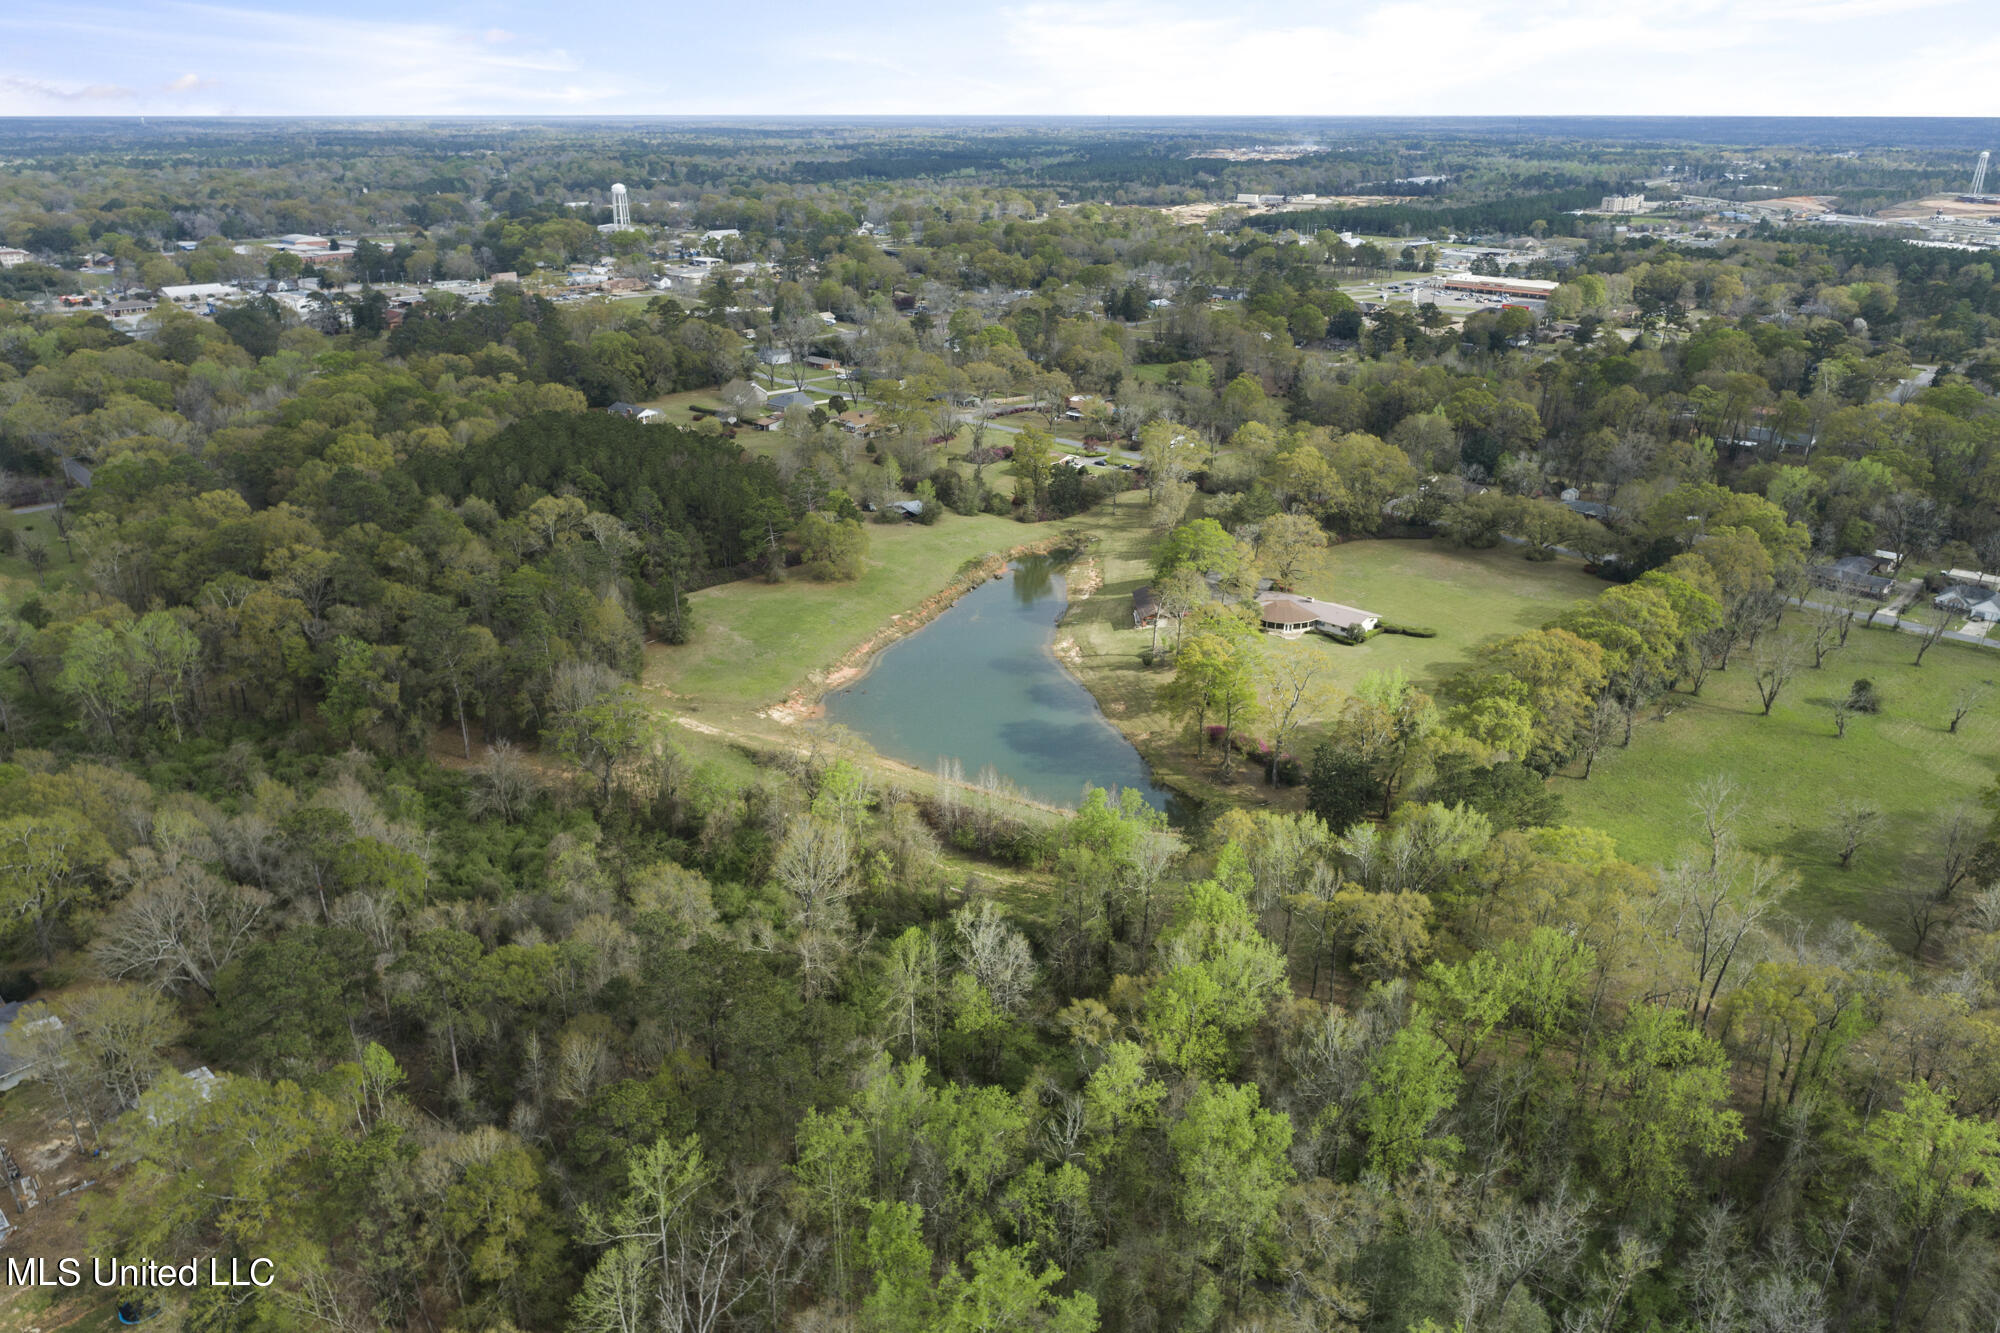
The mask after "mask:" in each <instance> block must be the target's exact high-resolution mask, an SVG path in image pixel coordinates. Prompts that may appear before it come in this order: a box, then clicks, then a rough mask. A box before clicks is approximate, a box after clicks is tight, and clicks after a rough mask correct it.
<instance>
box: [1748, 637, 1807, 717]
mask: <svg viewBox="0 0 2000 1333" xmlns="http://www.w3.org/2000/svg"><path fill="white" fill-rule="evenodd" d="M1798 669H1799V654H1798V649H1797V647H1796V646H1795V645H1794V643H1793V641H1792V640H1790V639H1785V638H1779V639H1776V640H1775V641H1774V642H1772V643H1771V644H1770V646H1769V647H1767V648H1766V649H1765V650H1764V651H1763V652H1761V653H1759V654H1758V655H1757V663H1756V674H1755V676H1754V677H1753V679H1755V681H1756V683H1757V697H1758V699H1760V700H1761V701H1763V704H1764V716H1765V717H1769V716H1770V715H1771V708H1772V706H1773V705H1775V704H1776V703H1777V702H1778V696H1779V695H1780V694H1782V693H1783V692H1784V689H1785V686H1787V685H1789V684H1791V681H1792V677H1793V676H1794V675H1796V674H1798Z"/></svg>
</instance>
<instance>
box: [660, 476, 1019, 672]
mask: <svg viewBox="0 0 2000 1333" xmlns="http://www.w3.org/2000/svg"><path fill="white" fill-rule="evenodd" d="M1051 535H1053V533H1052V530H1051V529H1049V528H1047V527H1045V526H1029V525H1025V524H1020V523H1015V522H1012V521H1011V520H1008V519H1002V518H993V517H990V516H986V515H980V516H977V517H966V516H963V515H959V514H948V515H946V516H945V517H943V518H942V519H940V520H939V521H938V522H937V523H936V524H935V525H934V526H931V527H924V526H923V525H921V524H915V523H906V524H878V523H871V524H869V525H868V542H869V553H868V572H867V573H865V574H863V575H862V576H861V577H860V578H859V579H856V580H855V581H854V582H852V583H817V582H814V581H812V580H810V579H807V578H803V577H800V576H797V575H796V574H795V575H794V576H793V577H791V578H788V579H786V580H785V581H784V582H782V583H765V582H762V581H761V580H752V579H745V580H740V581H738V582H735V583H725V584H720V585H718V586H716V587H713V588H704V589H702V590H701V591H700V592H697V593H695V594H694V596H693V597H692V598H691V599H690V600H691V601H692V602H693V605H694V615H695V624H696V629H695V636H694V640H693V642H691V643H686V644H679V645H673V646H668V645H655V646H654V647H652V648H649V649H648V650H647V672H646V674H647V679H648V681H649V682H650V683H654V684H657V685H659V686H661V687H662V688H664V689H667V690H669V691H671V692H672V693H673V694H675V695H677V696H687V697H689V698H690V699H692V700H694V701H695V702H697V703H701V704H715V705H720V706H723V707H734V708H739V709H750V710H755V709H757V708H762V707H766V706H768V705H770V704H774V703H777V702H779V701H780V700H782V699H783V698H784V697H785V696H786V695H787V694H789V693H791V692H792V691H793V690H795V689H797V688H799V687H800V686H801V685H804V684H806V683H807V678H808V676H809V675H810V674H811V673H812V672H814V671H816V670H822V669H824V668H827V667H830V666H832V665H833V664H834V663H835V662H837V661H839V660H840V658H841V657H843V656H845V655H846V654H847V653H849V652H851V651H852V650H853V649H855V648H856V647H858V646H860V645H861V644H862V643H863V642H865V641H867V640H868V639H870V638H871V637H873V636H874V635H875V634H877V633H878V632H880V631H881V630H883V629H884V628H886V627H888V626H889V625H890V624H891V618H892V617H894V616H897V615H900V614H905V613H907V612H910V611H912V610H914V609H915V608H916V607H917V606H918V605H919V604H921V603H922V602H923V601H924V600H925V599H926V598H929V597H932V596H935V595H936V594H937V593H938V592H939V591H941V590H942V589H943V588H944V587H945V586H946V585H948V584H949V583H950V582H951V581H952V579H953V578H955V577H956V576H957V574H958V571H959V569H960V568H961V567H962V566H963V565H964V564H965V562H966V561H968V560H973V559H977V558H979V557H981V556H986V555H992V554H996V553H999V552H1003V551H1007V550H1010V549H1012V548H1013V547H1016V546H1021V545H1024V544H1026V543H1028V542H1032V541H1036V540H1039V539H1041V538H1045V537H1048V536H1051Z"/></svg>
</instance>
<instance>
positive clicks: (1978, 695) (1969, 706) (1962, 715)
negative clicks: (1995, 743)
mask: <svg viewBox="0 0 2000 1333" xmlns="http://www.w3.org/2000/svg"><path fill="white" fill-rule="evenodd" d="M1989 692H1990V691H1989V690H1988V689H1987V687H1986V684H1985V682H1983V681H1982V682H1979V683H1977V684H1973V685H1967V686H1964V687H1963V688H1961V689H1960V690H1959V691H1958V693H1957V694H1954V695H1953V696H1952V697H1951V725H1950V726H1948V727H1946V728H1945V730H1946V731H1947V732H1949V733H1951V734H1952V735H1954V736H1955V735H1957V734H1958V724H1959V723H1961V722H1963V721H1965V719H1966V717H1967V716H1968V715H1969V714H1970V713H1971V712H1972V710H1973V709H1975V708H1977V707H1979V706H1980V705H1981V704H1983V703H1985V702H1986V696H1987V694H1988V693H1989Z"/></svg>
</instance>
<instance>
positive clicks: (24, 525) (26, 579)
mask: <svg viewBox="0 0 2000 1333" xmlns="http://www.w3.org/2000/svg"><path fill="white" fill-rule="evenodd" d="M0 527H6V528H10V529H12V530H13V531H14V532H15V533H16V534H17V535H32V536H33V537H38V538H40V539H41V541H42V544H43V545H44V546H46V547H47V548H48V552H49V563H48V567H47V568H46V569H44V570H43V571H42V576H41V580H39V581H38V580H37V578H36V575H35V569H34V566H32V565H30V564H29V563H28V562H27V560H25V559H24V558H22V556H21V554H20V552H19V550H18V549H17V550H16V551H15V553H14V554H13V555H0V579H4V580H5V581H6V583H7V586H8V587H9V588H10V590H11V591H12V592H13V593H14V595H15V596H17V597H25V596H27V595H29V594H30V593H32V592H34V591H35V589H36V588H37V587H38V586H44V587H48V588H59V587H62V586H63V585H65V584H67V583H69V582H70V581H71V579H72V577H73V576H74V575H75V573H76V568H77V565H76V560H75V559H74V558H73V557H72V556H71V554H70V549H69V547H68V546H67V545H66V544H65V543H64V542H63V540H62V538H60V537H58V536H56V516H55V515H54V514H53V513H51V512H49V511H47V510H44V511H43V512H41V513H38V514H16V513H12V512H9V511H7V510H4V509H0Z"/></svg>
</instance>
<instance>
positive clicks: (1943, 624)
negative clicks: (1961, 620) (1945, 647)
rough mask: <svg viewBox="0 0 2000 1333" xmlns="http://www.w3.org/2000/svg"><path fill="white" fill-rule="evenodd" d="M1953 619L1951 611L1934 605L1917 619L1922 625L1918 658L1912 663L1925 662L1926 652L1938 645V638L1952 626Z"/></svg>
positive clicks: (1918, 664) (1918, 640)
mask: <svg viewBox="0 0 2000 1333" xmlns="http://www.w3.org/2000/svg"><path fill="white" fill-rule="evenodd" d="M1952 620H1953V616H1952V614H1951V612H1949V611H1946V610H1943V609H1941V608H1939V607H1932V608H1931V609H1930V610H1929V611H1928V612H1926V613H1925V614H1924V615H1922V616H1920V617H1919V618H1918V619H1917V624H1918V626H1919V627H1920V628H1919V630H1918V632H1917V660H1916V661H1915V662H1914V663H1912V664H1911V665H1913V666H1922V665H1923V664H1924V654H1925V653H1927V652H1929V651H1930V650H1931V649H1932V648H1934V647H1936V646H1937V642H1938V640H1939V639H1942V638H1943V637H1944V635H1945V631H1946V630H1948V629H1950V628H1951V622H1952Z"/></svg>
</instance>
